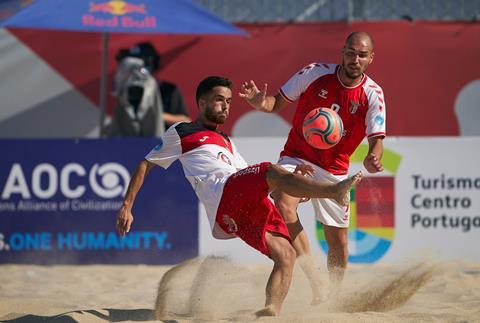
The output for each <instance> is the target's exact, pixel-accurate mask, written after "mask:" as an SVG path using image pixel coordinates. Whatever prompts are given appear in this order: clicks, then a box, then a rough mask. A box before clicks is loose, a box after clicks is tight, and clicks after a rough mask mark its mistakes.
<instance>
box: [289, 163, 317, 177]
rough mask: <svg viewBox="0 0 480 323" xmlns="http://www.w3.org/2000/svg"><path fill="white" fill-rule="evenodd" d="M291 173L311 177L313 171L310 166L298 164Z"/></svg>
mask: <svg viewBox="0 0 480 323" xmlns="http://www.w3.org/2000/svg"><path fill="white" fill-rule="evenodd" d="M293 172H294V173H295V174H300V175H309V176H313V173H314V172H315V170H314V169H313V166H312V165H306V164H299V165H297V167H295V170H294V171H293Z"/></svg>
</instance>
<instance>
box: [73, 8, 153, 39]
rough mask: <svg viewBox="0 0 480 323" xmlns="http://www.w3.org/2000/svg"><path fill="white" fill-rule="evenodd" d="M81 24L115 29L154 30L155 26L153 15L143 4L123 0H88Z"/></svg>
mask: <svg viewBox="0 0 480 323" xmlns="http://www.w3.org/2000/svg"><path fill="white" fill-rule="evenodd" d="M82 24H83V25H84V26H87V27H93V28H105V27H107V28H112V29H117V30H122V29H124V30H125V31H128V30H130V31H131V30H154V29H155V28H156V26H157V20H156V18H155V16H151V15H147V8H146V7H145V4H139V3H131V2H126V1H123V0H111V1H107V2H98V3H96V2H90V4H89V8H88V13H86V14H84V15H83V16H82Z"/></svg>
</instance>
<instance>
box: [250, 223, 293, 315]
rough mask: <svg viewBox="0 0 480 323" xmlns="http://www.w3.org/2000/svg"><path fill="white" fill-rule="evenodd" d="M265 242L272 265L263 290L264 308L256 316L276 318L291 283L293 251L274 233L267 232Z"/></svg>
mask: <svg viewBox="0 0 480 323" xmlns="http://www.w3.org/2000/svg"><path fill="white" fill-rule="evenodd" d="M265 240H266V243H267V247H268V249H269V251H270V258H271V259H272V260H273V263H274V264H273V270H272V273H271V274H270V277H269V278H268V282H267V286H266V289H265V293H266V300H265V308H263V309H261V310H259V311H257V312H256V315H257V316H276V315H278V314H279V313H280V310H281V309H282V305H283V302H284V300H285V297H286V296H287V293H288V290H289V288H290V283H291V282H292V274H293V266H294V264H295V250H294V249H293V247H292V245H291V244H290V242H289V241H288V240H287V239H286V238H285V237H283V236H281V235H278V234H276V233H271V232H268V231H267V232H266V233H265Z"/></svg>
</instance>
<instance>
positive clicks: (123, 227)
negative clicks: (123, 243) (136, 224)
mask: <svg viewBox="0 0 480 323" xmlns="http://www.w3.org/2000/svg"><path fill="white" fill-rule="evenodd" d="M132 222H133V215H132V210H131V209H130V208H127V207H126V206H122V207H121V208H120V211H118V214H117V222H116V228H117V232H118V234H120V235H121V236H122V237H123V236H125V234H126V233H128V232H130V227H131V226H132Z"/></svg>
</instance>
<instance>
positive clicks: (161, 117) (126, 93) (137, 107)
mask: <svg viewBox="0 0 480 323" xmlns="http://www.w3.org/2000/svg"><path fill="white" fill-rule="evenodd" d="M116 59H117V62H118V64H119V66H118V68H117V72H116V76H115V90H114V95H115V97H116V105H115V110H114V112H113V117H112V123H111V125H110V129H109V131H108V132H109V134H110V136H157V137H158V136H161V135H162V134H163V133H164V132H165V130H166V129H168V128H169V127H170V126H171V125H173V124H174V123H176V122H180V121H190V118H189V114H188V109H187V107H186V105H185V102H184V99H183V96H182V94H181V93H180V90H179V89H178V87H177V86H176V85H175V84H173V83H170V82H167V81H164V80H161V79H159V78H157V77H156V75H157V73H158V71H159V70H160V66H161V58H160V55H159V54H158V52H157V51H156V49H155V47H154V46H153V45H152V44H151V43H149V42H141V43H138V44H136V45H135V46H133V47H132V48H129V49H121V50H120V51H119V53H118V54H117V57H116Z"/></svg>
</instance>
